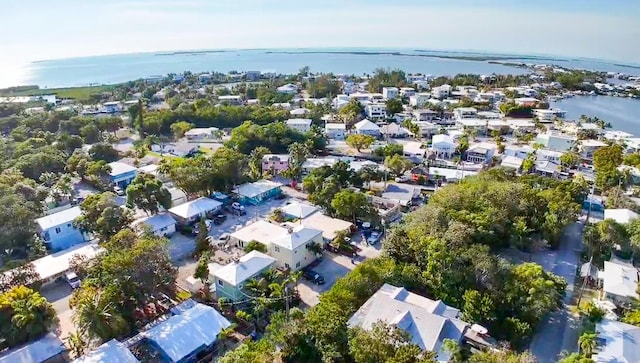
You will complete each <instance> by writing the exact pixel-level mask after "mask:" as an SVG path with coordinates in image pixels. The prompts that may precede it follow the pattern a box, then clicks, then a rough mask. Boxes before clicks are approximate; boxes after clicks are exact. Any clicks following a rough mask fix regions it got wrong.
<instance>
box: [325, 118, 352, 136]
mask: <svg viewBox="0 0 640 363" xmlns="http://www.w3.org/2000/svg"><path fill="white" fill-rule="evenodd" d="M324 133H325V134H326V135H327V138H329V139H333V140H343V139H344V138H345V137H346V134H347V125H345V124H342V123H330V122H327V123H326V124H325V125H324Z"/></svg>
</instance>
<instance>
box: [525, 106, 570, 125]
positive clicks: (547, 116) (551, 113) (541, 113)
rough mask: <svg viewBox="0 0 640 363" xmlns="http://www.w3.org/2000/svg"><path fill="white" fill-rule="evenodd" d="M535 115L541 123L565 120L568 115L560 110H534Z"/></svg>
mask: <svg viewBox="0 0 640 363" xmlns="http://www.w3.org/2000/svg"><path fill="white" fill-rule="evenodd" d="M533 114H534V115H536V116H537V117H538V119H539V120H540V122H552V121H553V120H554V119H556V118H559V119H564V117H565V116H566V115H567V112H566V111H562V110H558V109H553V108H550V109H535V110H533Z"/></svg>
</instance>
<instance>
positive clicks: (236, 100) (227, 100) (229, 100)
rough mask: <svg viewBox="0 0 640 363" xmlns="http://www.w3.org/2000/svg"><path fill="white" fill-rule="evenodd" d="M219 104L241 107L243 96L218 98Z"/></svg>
mask: <svg viewBox="0 0 640 363" xmlns="http://www.w3.org/2000/svg"><path fill="white" fill-rule="evenodd" d="M218 102H220V103H222V104H227V105H241V104H242V96H238V95H225V96H218Z"/></svg>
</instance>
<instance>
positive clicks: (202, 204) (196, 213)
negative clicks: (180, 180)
mask: <svg viewBox="0 0 640 363" xmlns="http://www.w3.org/2000/svg"><path fill="white" fill-rule="evenodd" d="M221 208H222V203H220V202H218V201H217V200H213V199H209V198H205V197H200V198H198V199H195V200H192V201H190V202H186V203H183V204H180V205H178V206H175V207H173V208H171V209H169V213H171V215H172V216H173V217H174V218H175V219H176V221H177V222H178V223H180V224H182V225H187V224H193V223H196V222H198V221H199V220H200V219H201V218H206V217H207V214H211V213H215V212H217V211H219V210H220V209H221Z"/></svg>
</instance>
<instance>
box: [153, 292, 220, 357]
mask: <svg viewBox="0 0 640 363" xmlns="http://www.w3.org/2000/svg"><path fill="white" fill-rule="evenodd" d="M171 312H172V313H173V314H174V315H173V316H171V317H170V318H168V319H167V320H164V321H162V322H160V323H158V324H157V325H155V326H154V327H152V328H151V329H149V330H147V331H145V332H142V333H140V335H141V337H143V338H144V339H145V340H146V341H148V342H149V343H150V345H151V346H152V347H153V348H154V349H155V350H156V351H157V352H158V353H159V354H160V356H161V357H162V359H163V361H165V362H176V363H177V362H194V361H196V356H197V355H198V353H201V352H203V351H206V350H209V349H211V348H212V347H213V345H214V344H215V342H216V341H217V339H218V334H219V333H220V332H221V331H222V330H223V329H226V328H228V327H229V326H230V325H231V323H230V322H229V320H227V319H226V318H225V317H224V316H223V315H222V314H220V313H219V312H218V311H217V310H216V309H214V308H212V307H210V306H207V305H204V304H200V303H194V302H193V301H191V300H187V301H185V302H184V303H182V304H181V305H179V306H177V307H175V308H173V309H171Z"/></svg>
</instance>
